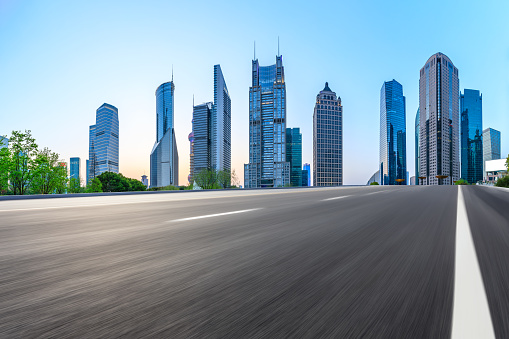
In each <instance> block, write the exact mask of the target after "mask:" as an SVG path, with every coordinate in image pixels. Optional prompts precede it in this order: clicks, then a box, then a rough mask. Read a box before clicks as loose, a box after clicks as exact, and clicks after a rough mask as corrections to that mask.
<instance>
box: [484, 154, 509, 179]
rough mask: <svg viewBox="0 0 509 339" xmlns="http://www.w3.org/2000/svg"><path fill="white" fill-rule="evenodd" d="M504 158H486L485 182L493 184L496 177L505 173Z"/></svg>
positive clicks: (498, 177) (500, 176)
mask: <svg viewBox="0 0 509 339" xmlns="http://www.w3.org/2000/svg"><path fill="white" fill-rule="evenodd" d="M505 162H506V159H496V160H488V161H486V164H485V174H484V178H485V182H486V183H489V184H494V183H496V182H497V180H498V179H500V178H502V177H504V176H506V175H507V167H506V166H505Z"/></svg>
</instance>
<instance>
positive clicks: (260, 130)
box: [244, 55, 290, 188]
mask: <svg viewBox="0 0 509 339" xmlns="http://www.w3.org/2000/svg"><path fill="white" fill-rule="evenodd" d="M289 184H290V163H289V162H287V161H286V85H285V77H284V68H283V56H281V55H278V56H277V57H276V64H275V65H271V66H260V65H259V64H258V60H253V63H252V85H251V87H250V88H249V163H248V164H245V165H244V186H245V187H246V188H250V187H278V186H280V187H282V186H287V185H289Z"/></svg>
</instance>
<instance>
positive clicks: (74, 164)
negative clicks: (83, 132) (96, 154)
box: [69, 158, 81, 180]
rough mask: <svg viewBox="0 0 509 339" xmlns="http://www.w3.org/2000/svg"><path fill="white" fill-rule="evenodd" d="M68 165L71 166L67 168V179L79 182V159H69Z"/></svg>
mask: <svg viewBox="0 0 509 339" xmlns="http://www.w3.org/2000/svg"><path fill="white" fill-rule="evenodd" d="M70 164H71V166H70V168H69V179H78V180H81V174H80V158H71V159H70Z"/></svg>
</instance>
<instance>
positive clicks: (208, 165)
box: [193, 102, 213, 176]
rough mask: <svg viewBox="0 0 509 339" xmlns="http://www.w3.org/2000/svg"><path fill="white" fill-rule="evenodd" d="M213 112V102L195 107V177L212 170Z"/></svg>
mask: <svg viewBox="0 0 509 339" xmlns="http://www.w3.org/2000/svg"><path fill="white" fill-rule="evenodd" d="M212 110H213V104H212V103H211V102H207V103H204V104H201V105H196V106H194V107H193V135H194V145H193V176H194V175H196V174H197V173H198V172H200V171H201V170H203V169H212V161H213V156H212V154H213V145H212V129H213V125H212Z"/></svg>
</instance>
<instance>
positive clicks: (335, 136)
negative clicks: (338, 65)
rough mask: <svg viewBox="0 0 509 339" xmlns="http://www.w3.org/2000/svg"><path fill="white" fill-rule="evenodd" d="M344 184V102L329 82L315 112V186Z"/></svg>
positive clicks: (319, 95) (317, 99) (320, 96)
mask: <svg viewBox="0 0 509 339" xmlns="http://www.w3.org/2000/svg"><path fill="white" fill-rule="evenodd" d="M340 185H343V106H341V98H340V97H339V96H336V93H335V92H333V91H332V90H331V89H330V88H329V83H328V82H326V83H325V88H324V89H323V90H322V91H320V93H318V95H317V96H316V103H315V110H314V114H313V186H340Z"/></svg>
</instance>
